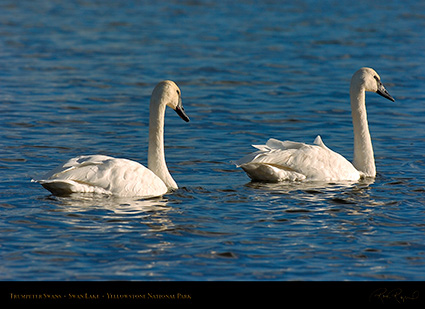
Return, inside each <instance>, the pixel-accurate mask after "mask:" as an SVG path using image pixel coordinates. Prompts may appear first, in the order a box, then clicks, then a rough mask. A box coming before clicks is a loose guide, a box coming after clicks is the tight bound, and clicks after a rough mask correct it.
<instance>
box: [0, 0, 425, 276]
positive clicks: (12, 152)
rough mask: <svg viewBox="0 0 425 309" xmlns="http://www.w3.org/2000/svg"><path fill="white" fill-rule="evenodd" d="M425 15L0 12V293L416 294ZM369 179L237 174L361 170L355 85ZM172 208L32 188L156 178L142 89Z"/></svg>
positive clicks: (104, 7) (131, 8)
mask: <svg viewBox="0 0 425 309" xmlns="http://www.w3.org/2000/svg"><path fill="white" fill-rule="evenodd" d="M424 28H425V2H423V1H417V0H407V1H391V0H385V1H373V2H371V1H351V0H350V1H348V0H347V1H345V0H342V1H322V2H319V3H318V2H317V1H313V0H304V1H286V2H285V3H284V1H261V3H256V2H252V1H236V2H234V3H228V2H227V1H207V0H205V1H204V0H200V1H139V2H137V3H134V2H133V1H85V0H82V1H47V0H46V1H2V2H1V3H0V32H1V35H0V57H1V61H0V99H1V102H0V115H1V117H0V146H1V147H0V214H1V220H0V260H1V263H0V280H194V281H198V280H199V281H205V280H283V281H287V280H355V281H357V280H423V279H424V278H425V176H424V174H425V135H424V132H425V120H424V119H425V118H424V117H425V66H424V64H425V54H424V47H425V36H424V35H423V29H424ZM363 66H370V67H373V68H374V69H376V71H377V72H378V73H379V74H380V76H381V78H382V81H383V82H384V84H385V85H386V87H387V89H388V91H389V92H390V94H391V95H392V96H393V97H394V98H395V99H396V102H395V103H393V102H390V101H388V100H386V99H384V98H382V97H380V96H378V95H376V94H373V93H369V94H367V96H366V100H367V107H368V116H369V125H370V130H371V134H372V140H373V146H374V150H375V157H376V165H377V171H378V176H377V177H376V179H375V180H374V181H371V182H360V183H355V184H351V185H343V184H325V183H314V184H288V183H280V184H264V183H251V182H250V181H249V178H248V177H247V176H246V174H245V173H244V172H243V171H242V170H241V169H238V168H236V167H235V166H234V165H233V164H232V161H233V160H237V159H239V158H240V157H242V156H244V155H245V154H248V153H250V152H252V151H253V148H252V147H251V145H252V144H263V143H265V142H266V140H267V139H268V138H270V137H274V138H278V139H281V140H286V139H288V140H294V141H301V142H308V143H312V142H313V140H314V138H315V137H316V135H317V134H320V135H321V136H322V138H323V140H324V142H325V143H326V144H327V145H328V146H329V147H330V148H332V149H333V150H335V151H337V152H339V153H341V154H343V155H344V156H346V157H347V158H349V159H351V158H352V151H353V133H352V124H351V114H350V105H349V93H348V89H349V82H350V79H351V76H352V74H353V73H354V72H355V71H356V70H357V69H359V68H360V67H363ZM163 79H172V80H174V81H176V82H177V84H178V85H179V86H180V88H181V90H182V95H183V104H184V106H185V109H186V112H187V114H188V116H189V117H190V118H191V122H189V123H185V122H183V121H182V120H181V119H180V118H179V117H178V116H177V115H176V114H175V113H174V112H173V111H171V110H168V112H167V114H166V127H165V144H166V158H167V163H168V167H169V169H170V171H171V174H172V175H173V177H174V179H175V180H176V182H177V183H178V184H179V186H180V189H179V190H177V191H176V192H174V193H171V194H167V195H166V196H164V197H163V198H157V199H153V200H138V199H119V198H114V197H107V196H87V195H83V196H79V195H75V196H69V197H55V196H52V195H51V194H50V193H49V192H48V191H46V190H45V189H43V188H42V187H41V186H40V185H39V184H37V183H33V182H31V179H32V178H37V177H40V176H41V175H43V174H44V173H45V172H47V171H49V170H51V169H52V168H54V167H55V166H57V165H58V164H60V163H61V162H63V161H65V160H67V159H69V158H71V157H73V156H76V155H81V154H105V155H111V156H116V157H124V158H129V159H132V160H136V161H139V162H141V163H142V164H146V163H147V146H148V145H147V136H148V116H149V115H148V112H149V110H148V104H149V97H150V94H151V92H152V89H153V87H154V86H155V84H156V83H157V82H159V81H160V80H163Z"/></svg>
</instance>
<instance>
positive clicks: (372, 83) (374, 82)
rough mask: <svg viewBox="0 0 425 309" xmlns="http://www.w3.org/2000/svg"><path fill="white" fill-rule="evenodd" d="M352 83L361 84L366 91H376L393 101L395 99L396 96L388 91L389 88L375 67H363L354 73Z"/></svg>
mask: <svg viewBox="0 0 425 309" xmlns="http://www.w3.org/2000/svg"><path fill="white" fill-rule="evenodd" d="M351 84H354V85H357V86H360V87H361V88H363V89H364V90H365V91H371V92H376V93H377V94H379V95H381V96H383V97H384V98H386V99H388V100H391V101H393V102H394V101H395V100H394V98H393V97H392V96H391V95H390V94H389V93H388V91H387V89H385V87H384V85H383V84H382V82H381V78H380V77H379V75H378V73H376V71H375V70H374V69H371V68H361V69H360V70H358V71H357V72H356V73H354V75H353V77H352V79H351Z"/></svg>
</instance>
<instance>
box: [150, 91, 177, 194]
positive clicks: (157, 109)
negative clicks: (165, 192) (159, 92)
mask: <svg viewBox="0 0 425 309" xmlns="http://www.w3.org/2000/svg"><path fill="white" fill-rule="evenodd" d="M165 108H166V104H165V103H164V102H162V100H161V99H155V98H153V97H152V98H151V102H150V108H149V149H148V168H149V169H150V170H151V171H152V172H154V173H155V175H157V176H158V177H159V178H161V180H162V181H163V182H164V183H165V185H166V186H167V187H168V188H170V189H177V188H178V186H177V184H176V182H175V181H174V179H173V177H171V175H170V172H169V171H168V168H167V164H166V163H165V154H164V116H165Z"/></svg>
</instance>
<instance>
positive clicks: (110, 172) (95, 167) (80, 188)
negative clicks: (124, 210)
mask: <svg viewBox="0 0 425 309" xmlns="http://www.w3.org/2000/svg"><path fill="white" fill-rule="evenodd" d="M39 182H40V183H41V184H42V185H43V187H45V188H46V189H47V190H49V191H51V192H52V193H53V194H69V193H73V192H81V193H103V194H114V195H119V196H144V197H150V196H158V195H162V194H165V193H166V192H167V191H168V189H167V187H166V185H165V184H164V182H163V181H162V180H161V179H160V178H159V177H158V176H156V175H155V174H154V173H153V172H152V171H151V170H149V169H147V168H146V167H144V166H143V165H141V164H139V163H137V162H135V161H131V160H127V159H117V158H112V157H108V156H102V155H94V156H79V157H76V158H72V159H70V160H69V161H67V162H66V163H65V164H63V165H62V166H59V167H58V168H56V169H54V170H53V171H52V172H50V173H49V174H47V175H46V176H45V177H44V180H40V181H39Z"/></svg>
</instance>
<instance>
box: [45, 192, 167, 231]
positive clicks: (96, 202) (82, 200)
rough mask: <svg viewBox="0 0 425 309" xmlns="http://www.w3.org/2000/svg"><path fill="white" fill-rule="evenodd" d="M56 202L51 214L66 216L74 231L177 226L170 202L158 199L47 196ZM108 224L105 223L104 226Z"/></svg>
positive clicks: (162, 198)
mask: <svg viewBox="0 0 425 309" xmlns="http://www.w3.org/2000/svg"><path fill="white" fill-rule="evenodd" d="M47 198H48V199H49V200H50V201H51V200H53V201H55V204H56V207H55V209H54V210H52V211H57V212H63V213H66V218H67V219H66V220H67V221H66V223H67V224H70V225H72V226H73V227H74V228H83V229H85V228H94V229H105V230H107V229H110V228H113V227H119V228H120V229H121V230H128V229H134V228H136V227H140V224H142V225H145V226H148V227H149V229H150V230H153V231H162V230H168V229H172V228H173V226H174V224H173V223H172V221H171V219H170V218H169V216H168V215H167V213H168V212H169V211H170V210H171V209H172V207H170V206H168V205H167V203H168V199H167V198H164V197H157V198H151V199H140V198H131V197H117V196H113V195H101V194H91V193H73V194H70V195H67V196H60V197H58V196H54V195H51V196H49V197H47ZM105 223H106V224H105Z"/></svg>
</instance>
